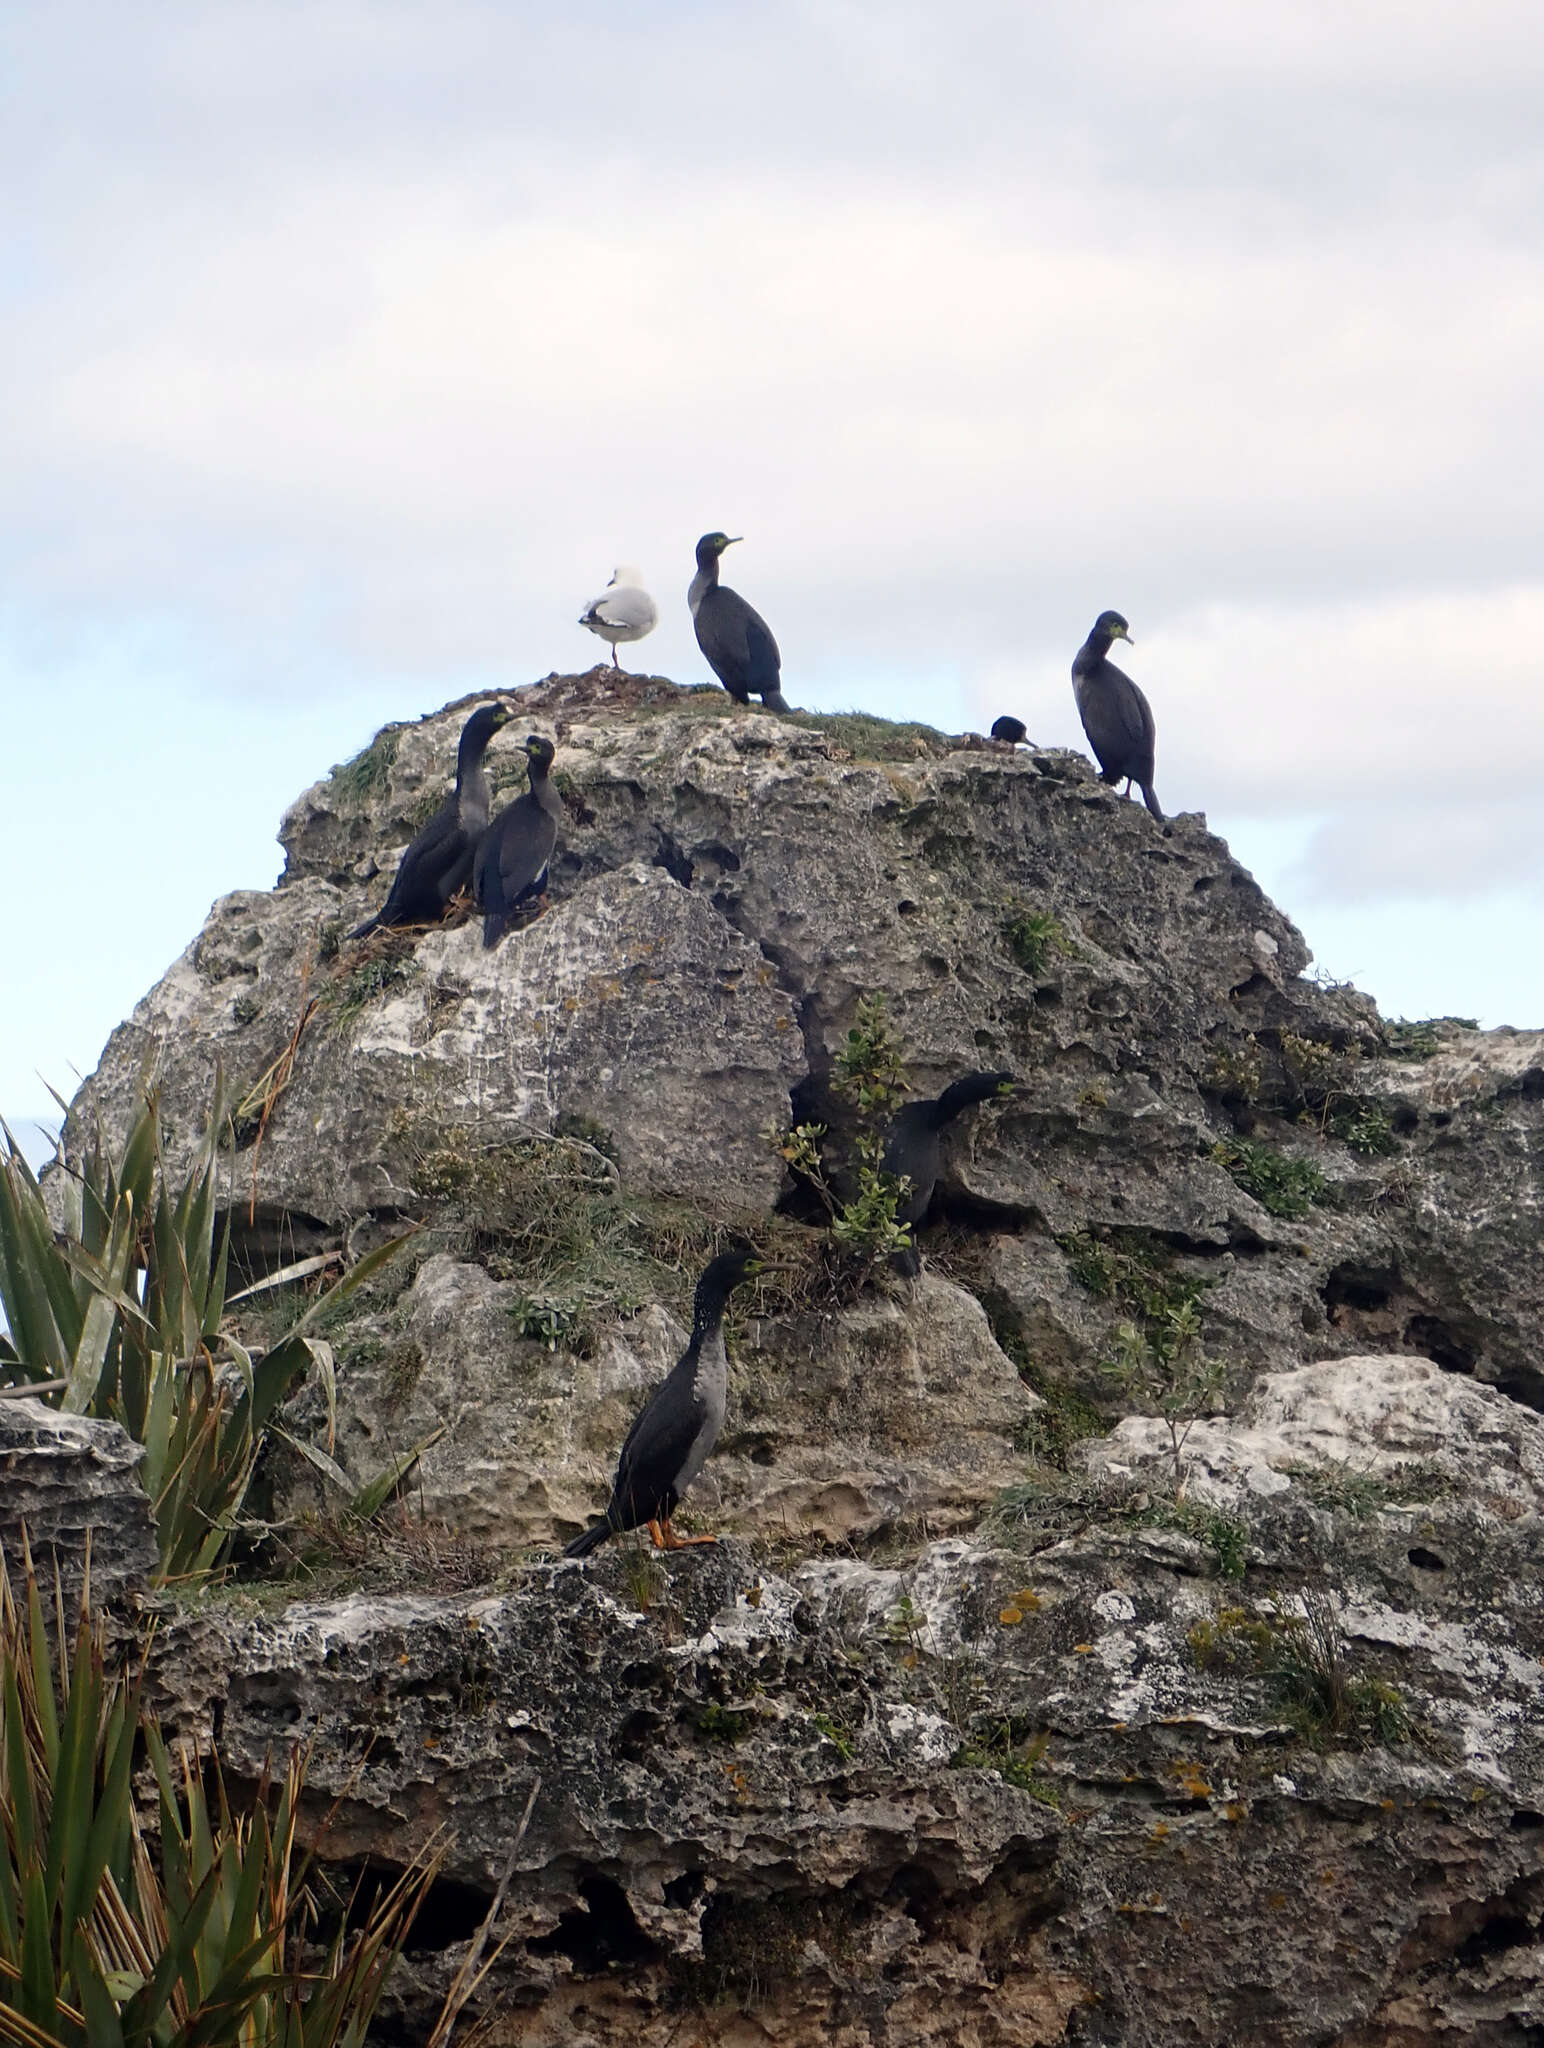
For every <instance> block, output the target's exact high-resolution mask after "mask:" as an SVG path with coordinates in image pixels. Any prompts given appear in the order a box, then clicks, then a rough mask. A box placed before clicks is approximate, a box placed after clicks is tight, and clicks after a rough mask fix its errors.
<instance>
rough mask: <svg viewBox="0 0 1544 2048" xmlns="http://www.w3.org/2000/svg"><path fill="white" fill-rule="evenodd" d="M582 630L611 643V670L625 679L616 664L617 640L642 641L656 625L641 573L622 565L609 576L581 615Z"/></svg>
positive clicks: (621, 670)
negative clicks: (606, 582)
mask: <svg viewBox="0 0 1544 2048" xmlns="http://www.w3.org/2000/svg"><path fill="white" fill-rule="evenodd" d="M579 623H580V625H581V626H588V627H589V629H590V631H591V632H592V633H595V634H598V635H599V637H600V638H601V639H602V640H609V641H610V643H611V666H612V667H613V668H614V669H615V670H616V671H617V673H618V674H619V675H625V674H626V670H625V669H623V667H622V664H621V662H619V661H618V660H617V642H618V641H619V640H645V639H647V638H648V636H649V634H650V633H652V632H653V631H654V628H655V627H656V626H657V625H658V624H659V612H658V610H657V608H656V606H655V603H654V600H653V598H652V597H650V595H649V593H648V592H647V591H646V590H645V589H644V587H643V571H642V570H641V569H635V568H633V567H632V565H631V564H630V563H626V562H624V563H623V564H622V565H621V566H620V567H619V568H616V569H613V570H612V572H611V581H610V582H609V583H608V584H607V585H606V587H605V589H604V590H603V591H602V592H601V594H600V596H599V597H593V598H591V600H590V602H589V603H588V604H587V605H586V606H585V608H584V611H583V613H582V614H581V615H580V619H579Z"/></svg>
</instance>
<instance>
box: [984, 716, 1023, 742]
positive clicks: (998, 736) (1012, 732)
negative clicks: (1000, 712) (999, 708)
mask: <svg viewBox="0 0 1544 2048" xmlns="http://www.w3.org/2000/svg"><path fill="white" fill-rule="evenodd" d="M992 737H993V739H994V740H1001V741H1002V743H1003V745H1004V746H1006V747H1016V746H1018V745H1019V744H1020V743H1021V741H1023V740H1027V739H1028V738H1029V728H1028V727H1027V726H1026V725H1025V723H1024V721H1023V719H1022V718H1006V717H1005V718H994V719H993V720H992Z"/></svg>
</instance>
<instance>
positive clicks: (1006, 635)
mask: <svg viewBox="0 0 1544 2048" xmlns="http://www.w3.org/2000/svg"><path fill="white" fill-rule="evenodd" d="M1541 87H1544V32H1541V29H1540V26H1539V23H1538V18H1537V15H1536V12H1535V10H1533V9H1531V8H1529V7H1526V6H1523V5H1512V4H1507V0H1474V4H1468V5H1457V4H1454V5H1440V6H1439V5H1431V4H1426V5H1422V4H1420V0H1411V4H1406V5H1400V6H1393V5H1382V4H1372V0H1366V4H1361V5H1341V6H1336V7H1333V8H1331V7H1329V6H1323V7H1320V6H1313V5H1305V6H1303V7H1301V8H1296V9H1292V10H1275V11H1273V12H1272V13H1271V14H1270V15H1269V16H1267V15H1266V14H1265V13H1264V11H1262V10H1251V9H1239V8H1237V7H1236V6H1233V5H1225V4H1223V0H1141V4H1138V0H1129V4H1108V5H1102V6H1101V5H1093V6H1089V5H1075V4H1072V0H1066V4H1056V0H1052V4H1047V5H1046V6H1045V7H1042V8H1036V9H1025V8H1023V7H1021V6H1018V5H1010V4H1008V0H962V4H960V5H957V6H955V7H952V8H950V9H948V10H947V11H946V10H940V9H937V8H933V7H928V6H924V5H922V4H920V0H918V4H915V5H911V4H895V5H885V6H880V5H870V4H866V0H789V4H782V5H777V6H755V5H747V6H742V7H737V8H735V9H723V8H715V9H708V8H706V7H696V6H691V7H685V6H677V7H672V8H664V9H656V10H639V9H636V8H623V7H620V6H602V5H593V4H592V5H589V6H577V7H576V6H573V5H566V6H562V7H559V6H557V5H555V4H553V5H548V4H539V5H498V6H495V5H492V4H487V5H474V4H466V0H447V4H445V5H436V6H434V7H429V6H426V5H417V4H412V0H399V4H383V0H376V4H365V0H354V4H334V0H314V4H307V5H305V6H300V5H298V4H297V5H293V6H287V5H283V4H268V0H263V4H257V0H253V4H250V5H226V4H215V5H208V6H198V5H188V4H184V5H177V6H171V5H162V6H156V5H151V6H148V7H145V8H135V9H123V8H112V7H108V6H105V5H100V4H69V0H62V4H59V5H55V6H50V7H46V8H45V7H42V6H31V5H26V4H20V5H16V6H13V7H11V8H8V9H7V10H5V12H4V15H3V17H0V177H3V178H4V179H5V182H6V189H7V191H8V192H9V193H10V194H12V195H13V198H14V200H15V201H16V202H17V203H16V204H15V206H14V209H13V213H12V218H11V224H10V228H9V231H8V232H9V239H8V241H7V242H6V243H5V245H4V246H3V247H0V309H3V312H4V316H5V317H4V321H3V323H0V378H3V382H4V388H5V390H6V392H7V404H6V406H5V408H4V409H3V411H0V702H3V708H4V754H3V764H0V765H3V775H4V783H3V787H4V791H5V801H4V813H3V824H4V831H5V837H6V844H7V851H8V853H9V854H10V856H11V860H12V863H13V865H12V869H11V872H12V874H13V876H15V875H16V874H17V873H18V867H17V865H16V863H18V862H19V863H20V872H21V874H22V876H23V880H22V882H21V883H20V885H18V884H17V883H15V882H14V881H13V886H12V889H11V890H10V891H9V892H8V900H7V905H6V911H5V916H4V936H5V938H6V941H7V946H6V956H7V959H8V961H9V962H10V963H11V964H12V975H11V976H8V981H9V983H10V988H9V990H8V993H9V995H10V1000H9V1001H7V1002H6V1003H5V1004H4V1005H3V1006H0V1111H3V1113H4V1114H5V1115H6V1116H8V1117H9V1118H11V1119H12V1120H17V1119H26V1118H28V1117H29V1116H31V1115H33V1114H35V1113H39V1112H41V1111H43V1110H44V1109H45V1107H46V1103H47V1097H46V1093H45V1091H44V1089H43V1086H42V1082H41V1080H40V1079H39V1078H38V1077H39V1076H40V1075H41V1076H45V1077H46V1078H47V1079H48V1080H49V1081H51V1082H52V1083H53V1084H54V1085H55V1086H56V1087H59V1088H61V1089H62V1090H63V1091H64V1092H66V1093H68V1092H69V1090H70V1088H71V1087H72V1086H73V1082H74V1075H75V1073H76V1071H78V1070H82V1069H86V1068H89V1067H90V1065H91V1064H92V1063H93V1062H94V1060H95V1058H96V1056H97V1053H98V1051H99V1049H100V1046H101V1043H102V1040H103V1039H104V1037H105V1036H106V1033H107V1031H108V1030H109V1029H110V1028H111V1026H112V1025H113V1023H115V1022H116V1021H117V1020H118V1019H119V1018H120V1017H121V1016H122V1015H123V1014H125V1013H126V1011H127V1010H128V1008H129V1007H130V1006H131V1005H132V1003H133V1002H134V1001H135V1000H136V999H137V998H138V997H139V996H140V995H141V994H143V993H144V991H145V990H146V988H148V986H149V985H150V984H151V983H152V982H153V980H154V979H155V978H156V976H157V975H158V974H159V973H160V972H161V971H162V970H163V969H164V968H165V967H166V965H167V964H168V963H169V961H170V960H171V959H172V958H173V957H174V956H175V955H176V954H177V953H178V952H179V951H180V950H181V949H182V947H183V946H184V945H185V944H186V943H187V942H188V940H189V939H190V938H191V937H192V936H193V934H194V932H195V931H196V929H197V926H198V924H199V922H200V920H201V919H202V917H203V915H204V913H205V912H206V911H207V909H208V907H209V904H210V902H211V901H212V900H213V898H214V897H215V896H217V895H218V894H220V893H222V892H223V891H225V890H227V889H230V888H235V887H260V886H264V885H266V884H267V883H269V882H271V881H272V879H273V877H274V874H275V872H276V870H277V866H278V858H279V856H278V850H277V848H276V847H275V846H274V844H273V833H274V829H275V827H276V825H277V822H278V817H279V813H280V811H281V810H282V808H283V806H284V804H285V803H286V802H287V801H288V800H289V799H290V798H291V797H292V796H294V795H295V794H296V793H297V792H298V791H299V790H300V789H301V788H302V787H303V786H304V785H305V784H306V783H307V782H308V781H310V780H312V779H313V778H314V777H316V776H318V775H321V774H323V773H325V772H326V770H327V768H328V767H329V766H330V765H331V764H332V762H334V761H335V760H338V759H340V758H343V757H345V756H346V755H348V754H349V753H351V752H352V751H354V749H355V748H356V747H357V746H359V745H361V744H362V743H363V742H364V741H365V740H366V739H367V738H368V737H369V735H370V733H371V732H372V731H373V730H374V729H375V727H376V725H377V724H379V723H381V722H383V721H384V720H386V719H388V718H402V717H411V716H415V715H417V714H418V713H420V712H422V711H424V710H428V709H431V708H434V707H436V706H437V705H439V704H440V703H442V702H444V701H445V700H446V699H448V698H449V697H452V696H455V695H459V694H461V693H463V692H465V691H467V690H469V689H473V688H479V687H482V686H484V685H487V686H494V685H497V686H499V687H503V688H508V687H509V686H511V685H513V684H518V683H520V682H524V681H530V680H533V679H534V678H536V677H537V676H539V675H541V674H543V673H545V672H546V671H548V670H550V669H553V668H569V667H580V666H584V665H586V664H587V663H588V662H589V661H590V659H591V658H592V657H593V656H594V654H595V652H596V648H595V643H593V642H592V641H591V640H590V639H589V638H588V636H587V635H584V634H583V633H581V632H579V631H578V629H577V628H576V627H575V626H574V625H573V624H572V621H573V619H574V618H575V616H576V615H577V611H578V609H579V606H580V604H581V602H582V601H583V600H584V599H586V598H588V597H589V596H591V595H592V594H593V593H594V591H595V590H597V589H598V588H599V587H600V586H601V585H602V584H603V583H604V582H605V580H606V577H607V575H608V574H609V571H610V569H611V566H612V564H613V563H614V562H616V561H618V560H633V561H637V562H639V563H641V564H642V566H643V568H644V570H645V573H646V576H647V578H648V580H649V582H650V583H651V585H652V587H653V588H654V589H655V592H656V595H657V596H658V598H659V600H660V604H661V611H662V624H661V628H660V631H659V632H658V634H657V635H656V636H655V637H654V639H653V640H652V641H650V642H648V643H647V645H646V648H640V649H637V650H635V654H636V655H638V656H642V655H643V654H645V653H646V654H647V656H648V665H649V666H650V667H651V668H654V669H657V670H659V671H661V672H664V673H667V674H671V675H674V676H676V677H678V678H679V679H680V680H682V681H696V680H702V679H704V678H705V671H704V669H703V667H702V664H701V661H700V658H699V657H698V656H697V654H696V650H695V648H694V646H693V644H692V641H691V637H690V629H689V624H688V621H687V617H686V612H685V606H684V597H683V593H684V585H685V582H686V580H687V577H688V576H689V574H690V568H691V559H690V557H691V545H692V542H693V540H694V539H695V536H696V535H697V533H699V532H701V531H702V530H704V529H705V528H708V527H711V526H718V525H723V526H726V527H727V528H728V529H729V530H730V531H732V532H743V533H744V534H745V535H746V536H747V539H746V542H745V545H744V547H743V548H741V549H739V550H737V551H736V555H735V557H733V558H732V560H733V565H734V579H733V580H734V581H735V582H736V584H737V585H738V586H739V587H740V588H742V589H744V590H745V592H746V594H747V595H748V596H750V597H751V598H752V599H753V600H754V601H755V602H756V603H757V604H758V605H759V606H760V607H761V608H762V609H763V610H764V611H765V612H766V614H767V616H768V617H769V619H770V620H771V621H772V623H773V625H774V628H775V629H776V631H777V633H778V636H779V638H780V640H781V641H782V643H783V648H784V655H785V674H786V677H787V679H788V688H789V694H790V696H791V697H792V698H793V700H794V701H796V702H801V703H803V704H806V705H808V706H810V707H811V708H822V707H824V708H836V707H840V706H846V705H850V704H861V705H864V706H867V707H870V708H873V709H876V710H886V711H894V712H895V713H897V714H899V715H922V716H925V717H928V718H930V719H932V720H933V721H934V722H935V723H939V724H942V725H946V726H960V725H974V726H977V727H979V726H981V725H983V724H984V723H985V722H986V721H988V720H989V719H990V717H991V716H992V715H993V714H994V713H995V712H996V711H998V710H1002V709H1013V710H1015V711H1017V712H1018V713H1019V714H1020V715H1021V716H1023V717H1024V718H1025V719H1026V720H1027V721H1028V722H1029V724H1030V727H1031V730H1032V731H1033V733H1034V734H1035V736H1036V737H1037V738H1039V739H1041V740H1043V741H1047V742H1056V743H1062V744H1077V743H1078V741H1079V734H1078V730H1077V725H1076V720H1075V716H1074V714H1073V710H1072V704H1071V696H1070V691H1069V688H1068V685H1067V663H1068V661H1069V659H1070V656H1071V654H1072V651H1073V649H1074V648H1075V647H1076V645H1077V643H1078V641H1079V640H1080V639H1081V637H1082V635H1083V633H1084V631H1085V630H1086V628H1087V625H1088V623H1089V620H1090V619H1091V618H1092V616H1093V614H1094V613H1095V612H1096V611H1097V610H1099V609H1100V608H1101V607H1102V606H1104V605H1106V604H1113V605H1116V606H1118V607H1119V608H1120V609H1121V610H1123V611H1124V612H1125V613H1126V615H1127V616H1128V617H1129V618H1130V619H1131V621H1132V626H1133V630H1134V632H1135V635H1136V641H1137V645H1136V648H1135V649H1134V651H1133V654H1132V656H1131V659H1130V661H1129V663H1128V666H1129V667H1130V668H1131V670H1132V672H1133V673H1134V674H1135V675H1136V676H1137V677H1138V679H1139V680H1140V681H1141V682H1142V683H1143V685H1144V687H1146V688H1147V690H1148V692H1149V695H1150V696H1151V697H1152V699H1153V702H1154V706H1155V709H1156V712H1157V717H1158V726H1159V736H1160V739H1159V776H1158V785H1159V790H1160V793H1161V794H1162V796H1163V798H1164V801H1165V803H1166V805H1167V806H1168V807H1169V808H1170V809H1180V808H1185V809H1204V810H1205V811H1206V812H1207V813H1208V816H1209V818H1210V821H1211V823H1212V824H1213V826H1214V828H1216V829H1219V830H1222V831H1224V832H1225V833H1227V835H1228V836H1229V837H1230V839H1231V840H1232V842H1233V844H1234V847H1235V850H1236V851H1237V852H1238V853H1239V854H1240V856H1241V857H1242V858H1244V859H1245V860H1246V861H1248V862H1249V863H1250V864H1251V865H1253V866H1254V867H1255V869H1256V872H1257V873H1258V874H1259V876H1260V878H1261V880H1262V881H1263V882H1264V883H1265V884H1266V886H1267V887H1268V888H1270V889H1271V890H1272V892H1273V893H1274V894H1276V895H1277V897H1278V899H1279V900H1280V901H1281V902H1282V903H1283V905H1284V907H1285V908H1286V909H1287V910H1288V911H1289V912H1290V913H1291V914H1292V915H1293V916H1294V917H1295V918H1296V919H1297V921H1298V922H1299V924H1300V925H1301V926H1302V927H1303V929H1304V931H1305V933H1306V935H1307V937H1308V940H1309V943H1310V944H1311V945H1312V946H1313V947H1314V949H1315V952H1316V954H1317V955H1318V956H1319V959H1320V961H1321V963H1322V964H1323V965H1324V966H1325V967H1326V968H1327V969H1328V970H1329V971H1331V972H1332V973H1335V974H1337V975H1354V976H1355V978H1356V979H1357V980H1358V982H1359V983H1360V984H1361V985H1362V986H1364V987H1366V988H1368V989H1369V990H1370V991H1371V992H1372V993H1373V994H1375V995H1376V996H1377V997H1378V998H1379V1000H1380V1002H1381V1003H1382V1004H1383V1006H1384V1008H1385V1009H1386V1010H1389V1011H1391V1012H1401V1011H1403V1012H1405V1013H1408V1014H1419V1013H1425V1012H1429V1011H1434V1010H1439V1011H1456V1012H1459V1013H1468V1014H1478V1015H1480V1016H1481V1017H1483V1018H1484V1019H1485V1020H1486V1021H1488V1022H1510V1023H1516V1024H1539V1023H1544V967H1541V966H1540V965H1539V964H1538V963H1539V962H1540V961H1544V943H1541V942H1544V856H1541V853H1540V850H1539V834H1538V831H1537V828H1536V822H1535V811H1536V803H1537V799H1536V796H1535V791H1536V789H1537V786H1538V783H1539V779H1540V776H1541V774H1544V713H1541V708H1540V692H1539V687H1538V679H1539V669H1540V663H1541V661H1544V577H1541V574H1540V570H1539V566H1538V514H1537V478H1538V476H1539V474H1540V471H1541V467H1544V463H1541V457H1544V406H1541V403H1540V389H1539V382H1540V372H1539V367H1538V366H1539V364H1540V362H1541V361H1544V262H1541V258H1540V253H1539V252H1540V247H1541V243H1540V235H1539V228H1540V215H1541V211H1544V209H1541V205H1540V199H1541V188H1544V142H1541V140H1540V134H1539V129H1538V124H1537V119H1536V108H1537V104H1538V100H1539V94H1540V90H1541ZM18 968H19V972H17V969H18Z"/></svg>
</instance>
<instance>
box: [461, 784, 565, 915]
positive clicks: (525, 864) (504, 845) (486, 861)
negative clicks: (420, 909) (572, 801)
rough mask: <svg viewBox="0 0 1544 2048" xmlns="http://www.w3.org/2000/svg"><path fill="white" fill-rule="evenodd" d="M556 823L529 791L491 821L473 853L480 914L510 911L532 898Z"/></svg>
mask: <svg viewBox="0 0 1544 2048" xmlns="http://www.w3.org/2000/svg"><path fill="white" fill-rule="evenodd" d="M557 838H558V827H557V820H556V819H555V818H551V817H549V816H548V815H547V813H546V811H544V810H543V809H542V807H541V805H540V804H539V803H537V802H536V800H535V798H534V797H533V796H531V794H530V793H529V791H528V792H527V793H526V794H525V795H524V796H521V797H516V799H515V801H514V802H513V803H512V804H511V805H510V806H509V807H508V809H507V810H505V811H504V812H502V813H501V814H500V816H498V817H497V818H495V819H494V821H493V823H492V824H491V825H490V826H489V827H488V831H487V836H486V837H485V838H484V840H483V842H482V844H481V846H480V847H479V848H478V850H477V900H478V902H479V903H480V904H481V906H482V908H483V909H484V910H488V911H507V910H513V909H514V908H515V906H516V904H518V903H522V902H523V901H524V900H525V898H526V897H527V896H530V895H533V894H534V893H535V891H536V889H537V886H538V885H539V883H540V882H541V879H542V877H543V876H544V875H545V874H546V872H547V863H548V861H549V860H550V859H551V858H552V849H553V847H554V846H556V844H557Z"/></svg>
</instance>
